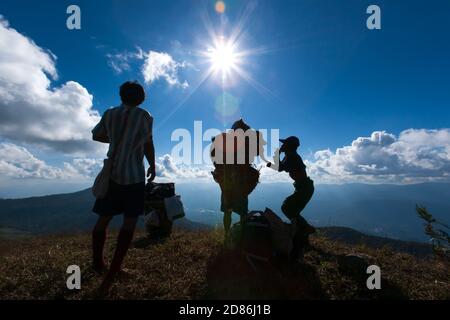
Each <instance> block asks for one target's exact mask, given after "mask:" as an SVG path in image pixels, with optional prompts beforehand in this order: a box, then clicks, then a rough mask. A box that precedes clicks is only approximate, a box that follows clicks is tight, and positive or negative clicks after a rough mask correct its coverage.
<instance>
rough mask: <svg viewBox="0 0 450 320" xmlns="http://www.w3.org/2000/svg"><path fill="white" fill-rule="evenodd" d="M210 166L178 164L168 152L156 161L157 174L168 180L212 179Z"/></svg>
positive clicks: (160, 177)
mask: <svg viewBox="0 0 450 320" xmlns="http://www.w3.org/2000/svg"><path fill="white" fill-rule="evenodd" d="M212 170H213V168H212V167H209V166H188V165H177V164H176V163H175V162H174V160H173V158H172V157H171V156H170V155H168V154H166V155H164V156H162V157H159V158H158V159H157V161H156V175H157V177H158V178H159V179H162V180H167V181H175V182H177V181H178V182H180V181H212V175H211V172H210V171H212Z"/></svg>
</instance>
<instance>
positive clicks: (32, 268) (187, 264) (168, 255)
mask: <svg viewBox="0 0 450 320" xmlns="http://www.w3.org/2000/svg"><path fill="white" fill-rule="evenodd" d="M114 236H115V234H113V235H111V236H110V237H109V240H108V242H107V256H108V257H111V256H112V250H113V249H114V247H113V246H114V244H115V238H114ZM137 237H138V238H139V237H142V233H141V234H138V235H137ZM222 237H223V234H221V233H220V232H214V231H212V232H211V231H208V232H206V231H205V232H185V231H176V232H175V233H174V234H173V235H172V237H171V238H170V239H169V240H168V241H167V242H165V243H163V244H158V245H151V246H148V247H146V248H132V249H131V250H130V251H129V254H128V256H127V258H126V262H125V267H126V268H127V269H129V270H130V275H128V276H127V277H123V278H121V279H119V280H118V281H117V282H116V283H115V285H114V286H113V288H112V290H111V293H110V296H109V297H108V298H110V299H204V298H207V299H208V298H209V299H224V298H234V299H249V298H263V299H264V298H272V299H288V298H290V299H372V298H388V299H389V298H390V299H401V298H407V299H449V298H450V283H449V266H448V264H445V263H443V262H439V261H436V260H419V259H417V258H415V257H413V256H410V255H407V254H398V253H393V252H392V251H390V250H388V249H381V250H373V249H370V248H366V247H362V246H358V247H351V246H347V245H344V244H340V243H336V242H331V241H330V240H327V239H325V238H323V237H320V236H316V237H314V238H313V240H312V244H313V247H314V249H313V250H311V251H309V252H308V253H307V254H306V257H305V262H306V263H305V265H304V266H303V267H301V268H297V269H290V268H285V267H284V266H279V267H277V268H270V269H267V268H266V269H264V270H263V271H261V272H258V273H255V272H253V271H252V270H251V269H250V268H249V266H248V264H247V263H246V262H245V261H242V260H241V259H240V258H239V257H237V256H236V254H234V253H231V252H228V251H226V250H224V249H223V247H222ZM0 252H1V255H0V299H92V298H93V297H94V295H93V293H94V292H95V289H96V288H97V287H98V285H99V284H100V281H101V278H100V277H97V276H95V275H94V274H93V272H92V271H91V270H90V237H89V235H86V234H81V235H72V236H51V237H44V238H36V239H28V240H16V241H11V242H3V243H2V244H1V246H0ZM350 253H358V254H361V253H363V254H367V255H369V256H370V257H369V260H370V263H374V264H377V265H378V266H380V268H381V270H382V276H383V280H382V290H375V291H369V290H367V289H366V288H365V279H359V278H357V277H354V276H352V275H351V274H348V273H347V272H345V270H340V269H339V264H338V257H339V255H343V254H350ZM72 264H76V265H79V266H80V267H81V270H82V290H79V291H69V290H67V289H66V277H67V276H68V275H67V274H66V268H67V266H69V265H72Z"/></svg>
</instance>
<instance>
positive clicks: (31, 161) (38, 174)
mask: <svg viewBox="0 0 450 320" xmlns="http://www.w3.org/2000/svg"><path fill="white" fill-rule="evenodd" d="M100 168H101V161H100V160H96V159H73V160H72V162H71V163H68V162H65V163H64V167H63V168H59V167H55V166H50V165H48V164H46V163H45V162H44V161H42V160H40V159H38V158H36V157H35V156H34V155H33V154H32V153H31V152H30V151H28V150H27V149H25V148H23V147H20V146H17V145H15V144H12V143H5V142H3V143H0V177H9V178H15V179H26V178H34V179H46V180H51V179H73V178H76V179H91V178H93V177H94V176H95V175H96V174H97V173H98V172H99V170H100Z"/></svg>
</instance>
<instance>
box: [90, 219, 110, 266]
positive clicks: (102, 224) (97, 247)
mask: <svg viewBox="0 0 450 320" xmlns="http://www.w3.org/2000/svg"><path fill="white" fill-rule="evenodd" d="M111 219H112V216H99V217H98V220H97V223H96V224H95V226H94V229H93V230H92V267H93V269H94V270H95V271H96V272H98V273H102V272H103V271H104V270H105V269H106V264H105V260H104V257H103V249H104V247H105V241H106V231H107V229H108V225H109V223H110V222H111Z"/></svg>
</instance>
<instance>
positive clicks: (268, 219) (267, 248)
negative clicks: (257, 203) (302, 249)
mask: <svg viewBox="0 0 450 320" xmlns="http://www.w3.org/2000/svg"><path fill="white" fill-rule="evenodd" d="M294 234H295V228H294V227H293V226H292V225H291V224H289V223H285V222H283V221H282V220H281V219H280V218H279V217H278V216H277V215H276V214H275V213H274V212H273V211H272V210H270V209H268V208H266V209H265V211H250V212H249V213H248V215H247V217H246V218H244V219H243V221H242V222H237V223H235V224H234V225H233V226H232V228H231V230H230V233H229V235H228V237H227V239H226V246H227V247H228V248H230V249H234V250H236V249H237V250H240V251H241V252H242V253H243V255H244V256H245V258H246V259H247V261H248V262H249V263H250V265H251V266H252V268H253V269H258V268H257V265H258V264H260V263H261V262H263V263H270V262H271V261H272V260H273V258H276V257H285V258H286V257H288V256H289V254H290V252H291V250H292V244H293V243H292V240H293V237H294Z"/></svg>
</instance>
